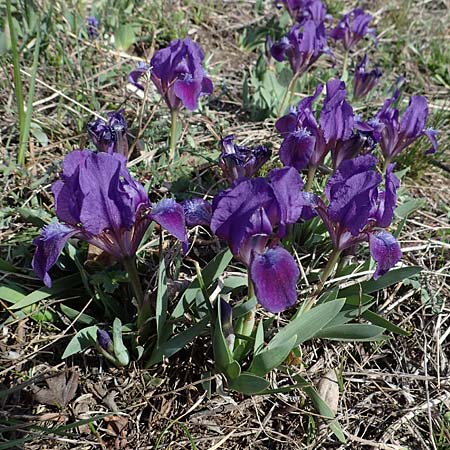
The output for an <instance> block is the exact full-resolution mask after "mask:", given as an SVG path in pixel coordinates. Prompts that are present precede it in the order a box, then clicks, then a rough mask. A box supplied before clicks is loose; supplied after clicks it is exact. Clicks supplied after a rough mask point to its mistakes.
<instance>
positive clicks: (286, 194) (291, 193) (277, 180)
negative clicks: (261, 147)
mask: <svg viewBox="0 0 450 450" xmlns="http://www.w3.org/2000/svg"><path fill="white" fill-rule="evenodd" d="M269 182H270V185H271V187H272V189H273V193H274V195H275V198H276V201H277V204H278V211H279V216H278V236H279V237H281V238H282V237H284V234H285V227H286V225H289V224H294V223H295V222H297V221H298V220H299V219H300V217H301V216H302V212H303V208H304V207H305V206H309V203H308V201H307V199H306V197H304V196H303V195H302V194H303V192H302V189H303V180H302V178H301V176H300V174H299V173H298V172H297V171H296V170H295V169H294V168H292V167H284V168H283V169H272V170H271V171H270V172H269Z"/></svg>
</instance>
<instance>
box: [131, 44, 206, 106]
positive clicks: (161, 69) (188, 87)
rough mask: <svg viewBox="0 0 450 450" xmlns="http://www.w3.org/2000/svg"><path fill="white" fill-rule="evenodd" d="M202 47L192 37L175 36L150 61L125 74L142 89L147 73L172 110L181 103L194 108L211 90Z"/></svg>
mask: <svg viewBox="0 0 450 450" xmlns="http://www.w3.org/2000/svg"><path fill="white" fill-rule="evenodd" d="M203 59H204V55H203V51H202V49H201V48H200V46H199V45H198V44H197V43H195V42H193V41H192V40H191V39H189V38H186V39H176V40H174V41H172V42H171V43H170V44H169V46H168V47H165V48H162V49H161V50H158V51H157V52H156V53H155V54H154V55H153V57H152V59H151V61H150V65H146V64H142V63H141V64H140V65H138V67H137V68H136V70H134V71H132V72H131V73H130V75H129V76H128V80H129V81H130V83H132V84H133V85H135V86H136V87H137V88H138V89H141V90H144V84H145V82H146V79H147V78H148V77H149V78H150V80H151V81H152V82H153V83H154V85H155V86H156V88H157V89H158V92H159V93H160V95H161V96H162V97H163V98H164V100H165V102H166V103H167V106H168V107H169V109H170V110H171V111H177V110H179V109H180V108H181V107H182V106H184V107H185V108H187V109H189V110H191V111H194V110H196V109H197V108H198V99H199V97H200V96H202V95H210V94H212V92H213V84H212V81H211V79H210V78H208V77H207V75H206V72H205V70H204V69H203V66H202V64H203Z"/></svg>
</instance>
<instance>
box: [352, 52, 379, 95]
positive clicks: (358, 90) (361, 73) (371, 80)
mask: <svg viewBox="0 0 450 450" xmlns="http://www.w3.org/2000/svg"><path fill="white" fill-rule="evenodd" d="M366 64H367V55H364V57H363V58H362V59H361V61H360V62H359V64H358V65H357V66H356V69H355V75H354V77H353V98H354V99H355V100H360V99H362V98H364V97H365V96H366V95H367V94H368V93H369V92H370V91H371V90H372V89H373V88H374V87H375V86H376V85H377V84H378V81H379V79H380V77H381V71H380V70H379V69H378V67H375V69H373V70H371V71H370V72H368V71H366Z"/></svg>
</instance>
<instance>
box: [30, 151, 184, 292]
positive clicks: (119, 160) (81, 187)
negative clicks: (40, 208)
mask: <svg viewBox="0 0 450 450" xmlns="http://www.w3.org/2000/svg"><path fill="white" fill-rule="evenodd" d="M52 191H53V195H54V197H55V210H56V215H57V217H58V219H59V220H60V222H56V223H51V224H49V225H47V226H46V227H44V229H43V230H42V233H41V235H40V236H39V237H38V238H36V239H35V240H34V244H35V245H36V252H35V254H34V257H33V261H32V266H33V269H34V271H35V273H36V275H37V276H38V277H39V278H41V279H42V280H43V281H44V283H45V285H46V286H49V287H50V286H51V285H52V282H51V278H50V275H49V270H50V269H51V267H52V266H53V265H54V264H55V263H56V261H57V259H58V257H59V255H60V253H61V251H62V249H63V248H64V245H65V244H66V242H67V241H68V240H69V239H70V238H73V237H75V238H77V239H80V240H83V241H86V242H88V243H90V244H92V245H94V246H96V247H98V248H100V249H101V250H103V251H105V252H107V253H109V254H110V255H112V256H113V257H114V258H116V259H117V260H125V259H127V258H128V259H130V258H134V256H135V254H136V251H137V248H138V245H139V243H140V241H141V239H142V237H143V235H144V233H145V231H146V230H147V228H148V226H149V225H150V223H151V222H152V221H155V222H157V223H158V224H160V225H161V226H162V227H163V228H165V229H166V230H167V231H168V232H169V233H171V234H172V235H173V236H175V237H176V238H178V239H179V240H181V241H182V242H183V246H184V248H187V235H186V227H185V218H184V213H183V208H182V206H181V205H179V204H178V203H176V202H175V201H174V200H172V199H163V200H161V201H160V202H159V203H157V204H155V205H152V204H151V203H150V201H149V199H148V196H147V194H146V192H145V190H144V187H143V186H142V185H141V184H140V183H138V182H137V181H135V180H134V179H133V178H132V177H131V175H130V173H129V172H128V170H127V168H126V160H125V158H124V157H123V156H121V155H119V154H117V153H112V154H110V153H95V152H92V151H90V150H75V151H73V152H71V153H70V154H69V155H67V156H66V158H65V159H64V162H63V172H62V174H61V178H60V180H58V181H56V182H55V183H54V184H53V186H52Z"/></svg>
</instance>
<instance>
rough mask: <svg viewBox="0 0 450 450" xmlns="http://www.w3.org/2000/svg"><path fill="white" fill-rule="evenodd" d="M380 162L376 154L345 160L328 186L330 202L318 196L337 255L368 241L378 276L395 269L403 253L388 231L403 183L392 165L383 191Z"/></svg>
mask: <svg viewBox="0 0 450 450" xmlns="http://www.w3.org/2000/svg"><path fill="white" fill-rule="evenodd" d="M376 165H377V159H376V158H375V157H374V156H372V155H363V156H358V157H357V158H355V159H352V160H347V161H344V162H343V163H342V164H341V165H340V166H339V168H338V170H337V171H336V172H335V173H334V175H333V176H332V177H331V178H330V179H329V181H328V183H327V185H326V188H325V195H326V199H327V200H328V204H325V202H324V201H323V200H322V199H321V198H319V197H317V198H316V202H317V203H316V211H317V214H318V215H319V216H320V217H321V219H322V221H323V223H324V224H325V226H326V228H327V230H328V232H329V234H330V237H331V241H332V243H333V247H334V255H335V256H339V255H340V253H341V252H342V251H344V250H347V249H351V248H353V247H355V246H356V245H358V244H360V243H361V242H367V241H368V242H369V246H370V253H371V255H372V257H373V258H374V260H375V261H376V263H377V269H376V271H375V273H374V278H375V279H377V278H378V277H380V276H381V275H383V274H385V273H386V272H387V271H388V270H389V269H391V268H392V267H393V266H394V265H395V264H396V263H397V262H398V261H399V260H400V258H401V255H402V254H401V250H400V246H399V244H398V242H397V240H396V239H395V237H394V236H392V235H391V234H390V233H388V232H387V231H385V230H384V229H385V228H387V227H389V225H390V224H391V222H392V219H393V217H394V209H395V204H396V201H397V194H396V192H397V189H398V187H399V184H400V183H399V180H398V178H397V177H396V176H395V175H394V173H393V169H394V165H393V164H391V165H389V166H388V168H387V171H386V175H385V179H384V190H382V189H381V188H380V186H381V184H382V182H383V178H382V177H381V175H380V174H379V173H378V172H376V171H375V167H376ZM332 259H334V258H331V259H330V261H331V260H332Z"/></svg>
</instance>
